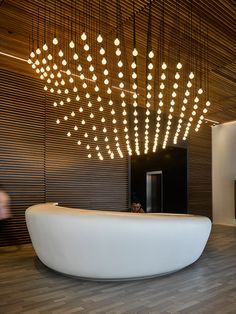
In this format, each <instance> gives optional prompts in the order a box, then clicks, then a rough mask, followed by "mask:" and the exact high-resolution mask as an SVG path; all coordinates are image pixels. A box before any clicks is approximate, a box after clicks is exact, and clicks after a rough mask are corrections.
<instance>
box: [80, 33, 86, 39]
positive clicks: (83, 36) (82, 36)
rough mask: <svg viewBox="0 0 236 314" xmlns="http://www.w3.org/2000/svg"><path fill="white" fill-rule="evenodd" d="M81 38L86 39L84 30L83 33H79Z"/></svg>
mask: <svg viewBox="0 0 236 314" xmlns="http://www.w3.org/2000/svg"><path fill="white" fill-rule="evenodd" d="M81 39H82V40H86V39H87V35H86V34H85V32H83V34H82V35H81Z"/></svg>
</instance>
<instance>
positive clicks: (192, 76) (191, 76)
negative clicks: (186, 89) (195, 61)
mask: <svg viewBox="0 0 236 314" xmlns="http://www.w3.org/2000/svg"><path fill="white" fill-rule="evenodd" d="M189 78H190V79H191V80H192V79H193V78H194V74H193V72H190V74H189Z"/></svg>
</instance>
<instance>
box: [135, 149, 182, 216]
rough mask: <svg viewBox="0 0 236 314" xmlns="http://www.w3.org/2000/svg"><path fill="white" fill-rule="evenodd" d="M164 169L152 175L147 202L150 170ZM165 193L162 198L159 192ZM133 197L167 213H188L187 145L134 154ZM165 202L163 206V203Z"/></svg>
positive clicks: (147, 206) (148, 209)
mask: <svg viewBox="0 0 236 314" xmlns="http://www.w3.org/2000/svg"><path fill="white" fill-rule="evenodd" d="M156 171H161V172H162V188H161V193H160V192H159V190H158V189H159V187H160V183H161V178H160V177H152V189H153V190H155V189H156V190H157V193H156V194H153V195H152V199H151V203H152V205H149V204H148V202H147V172H156ZM161 195H162V200H160V196H161ZM130 199H131V201H138V202H140V203H141V204H142V206H143V208H144V210H146V211H154V212H162V211H163V212H164V213H179V214H181V213H187V149H185V148H180V147H168V148H167V149H165V150H160V151H158V152H157V153H150V154H147V155H141V156H132V157H131V195H130ZM160 204H162V206H161V205H160Z"/></svg>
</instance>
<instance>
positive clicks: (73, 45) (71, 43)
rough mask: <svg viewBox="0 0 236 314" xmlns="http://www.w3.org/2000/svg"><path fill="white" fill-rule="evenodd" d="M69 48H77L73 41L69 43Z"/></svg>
mask: <svg viewBox="0 0 236 314" xmlns="http://www.w3.org/2000/svg"><path fill="white" fill-rule="evenodd" d="M69 46H70V48H71V49H73V48H75V43H74V42H73V40H71V42H70V43H69Z"/></svg>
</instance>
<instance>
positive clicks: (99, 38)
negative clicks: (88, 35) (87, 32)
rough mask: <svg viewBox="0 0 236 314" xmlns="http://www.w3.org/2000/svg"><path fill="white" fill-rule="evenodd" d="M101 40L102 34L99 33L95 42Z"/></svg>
mask: <svg viewBox="0 0 236 314" xmlns="http://www.w3.org/2000/svg"><path fill="white" fill-rule="evenodd" d="M102 41H103V38H102V35H101V34H99V35H98V37H97V42H98V43H101V42H102Z"/></svg>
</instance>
